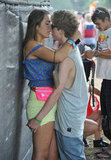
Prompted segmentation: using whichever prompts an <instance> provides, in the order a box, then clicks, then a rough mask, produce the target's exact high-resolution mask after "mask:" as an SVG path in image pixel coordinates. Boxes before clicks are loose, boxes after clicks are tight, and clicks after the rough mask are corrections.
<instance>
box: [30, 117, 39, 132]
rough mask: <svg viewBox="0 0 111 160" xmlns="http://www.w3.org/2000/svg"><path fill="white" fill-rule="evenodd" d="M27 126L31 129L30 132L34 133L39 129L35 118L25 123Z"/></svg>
mask: <svg viewBox="0 0 111 160" xmlns="http://www.w3.org/2000/svg"><path fill="white" fill-rule="evenodd" d="M27 126H28V127H29V128H30V129H31V131H32V132H34V133H35V132H36V131H37V129H38V128H39V127H40V123H39V122H37V121H36V120H35V118H33V119H31V120H29V122H28V123H27Z"/></svg>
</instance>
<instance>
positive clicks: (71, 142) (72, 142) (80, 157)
mask: <svg viewBox="0 0 111 160" xmlns="http://www.w3.org/2000/svg"><path fill="white" fill-rule="evenodd" d="M56 136H57V144H58V149H59V154H60V158H61V160H86V158H85V154H84V144H83V141H82V139H83V136H81V137H75V138H72V137H66V136H63V135H62V134H61V133H60V132H58V131H56Z"/></svg>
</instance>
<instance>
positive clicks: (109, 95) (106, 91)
mask: <svg viewBox="0 0 111 160" xmlns="http://www.w3.org/2000/svg"><path fill="white" fill-rule="evenodd" d="M100 102H101V113H102V115H108V117H109V119H111V80H106V79H104V80H103V82H102V85H101V94H100Z"/></svg>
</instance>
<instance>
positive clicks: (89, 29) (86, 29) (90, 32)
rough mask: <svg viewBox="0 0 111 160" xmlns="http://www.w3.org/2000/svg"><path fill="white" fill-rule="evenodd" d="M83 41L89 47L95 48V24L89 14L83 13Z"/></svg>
mask: <svg viewBox="0 0 111 160" xmlns="http://www.w3.org/2000/svg"><path fill="white" fill-rule="evenodd" d="M83 42H84V44H85V45H87V46H89V47H90V48H91V49H94V48H95V45H96V29H95V25H94V23H93V22H92V20H91V14H90V13H86V14H85V22H84V25H83Z"/></svg>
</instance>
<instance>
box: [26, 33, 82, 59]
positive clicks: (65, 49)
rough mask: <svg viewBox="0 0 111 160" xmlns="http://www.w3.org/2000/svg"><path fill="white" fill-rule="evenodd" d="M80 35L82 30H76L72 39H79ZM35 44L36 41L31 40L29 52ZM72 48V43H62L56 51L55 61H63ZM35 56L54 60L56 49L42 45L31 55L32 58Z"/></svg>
mask: <svg viewBox="0 0 111 160" xmlns="http://www.w3.org/2000/svg"><path fill="white" fill-rule="evenodd" d="M79 37H80V32H79V31H76V32H75V33H74V35H73V37H71V39H74V40H77V39H78V38H79ZM35 46H37V43H36V41H33V42H30V43H29V44H28V48H30V49H28V51H27V52H29V51H30V50H31V49H33V48H34V47H35ZM72 50H73V48H72V45H71V44H69V43H67V42H66V43H65V44H64V45H62V47H61V48H59V49H58V50H57V51H56V56H55V62H62V61H63V60H64V59H65V58H66V57H68V55H69V53H70V52H71V51H72ZM35 57H39V58H41V59H44V60H47V61H49V62H54V50H52V49H50V48H48V47H45V46H43V47H40V48H39V49H38V50H37V51H35V52H33V53H32V54H31V56H30V58H35Z"/></svg>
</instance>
